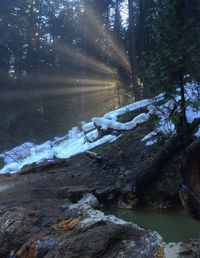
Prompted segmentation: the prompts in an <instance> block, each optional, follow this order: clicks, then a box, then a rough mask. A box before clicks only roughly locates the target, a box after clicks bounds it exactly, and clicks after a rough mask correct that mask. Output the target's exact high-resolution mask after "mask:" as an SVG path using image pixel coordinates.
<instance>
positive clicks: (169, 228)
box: [104, 209, 200, 242]
mask: <svg viewBox="0 0 200 258" xmlns="http://www.w3.org/2000/svg"><path fill="white" fill-rule="evenodd" d="M104 212H105V213H106V214H113V215H115V216H117V217H119V218H121V219H124V220H126V221H131V222H134V223H136V224H138V225H139V226H141V227H143V228H147V229H152V230H156V231H157V232H158V233H159V234H160V235H161V236H162V237H163V238H164V240H165V241H166V242H180V241H182V242H188V241H190V239H194V238H197V237H198V235H199V233H200V222H198V221H195V220H193V219H192V218H191V217H189V216H188V215H187V214H186V213H185V212H184V211H164V212H156V211H149V210H143V209H139V210H122V209H116V210H106V211H104Z"/></svg>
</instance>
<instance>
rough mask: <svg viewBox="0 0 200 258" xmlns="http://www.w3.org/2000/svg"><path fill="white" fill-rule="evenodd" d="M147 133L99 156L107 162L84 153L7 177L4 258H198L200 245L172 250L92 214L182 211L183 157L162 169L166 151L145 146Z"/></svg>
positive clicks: (0, 223)
mask: <svg viewBox="0 0 200 258" xmlns="http://www.w3.org/2000/svg"><path fill="white" fill-rule="evenodd" d="M148 126H150V124H149V125H148ZM147 130H148V128H147V127H146V128H145V127H143V128H138V129H135V130H134V131H131V132H127V133H124V135H123V136H121V137H120V138H119V139H118V141H116V142H114V143H112V144H110V143H109V144H104V145H102V146H100V147H98V148H96V149H95V150H94V151H96V152H98V153H99V154H100V155H101V156H102V158H101V159H93V158H92V157H91V156H90V155H88V154H87V153H82V154H79V155H76V156H73V157H71V158H69V159H55V160H54V162H51V163H46V162H43V163H41V164H40V165H36V164H32V165H28V166H26V167H24V168H23V169H22V171H21V172H20V173H16V174H13V175H10V174H4V175H0V200H1V207H0V215H1V217H0V257H2V258H6V257H10V258H14V257H19V258H25V257H26V258H35V257H36V258H39V257H46V258H50V257H52V258H53V257H58V258H60V257H67V258H68V257H69V258H70V257H74V258H75V257H77V258H78V257H85V258H86V257H87V258H88V257H91V258H98V257H99V258H100V257H113V258H114V257H127V258H131V257H134V258H136V257H137V258H140V257H141V258H145V257H147V258H151V257H152V258H153V257H156V258H162V257H163V258H164V257H165V258H179V257H180V258H182V257H187V258H192V257H197V256H196V255H197V249H198V243H197V242H193V244H188V245H185V244H182V243H179V244H169V245H168V244H165V243H163V240H162V238H161V236H159V235H158V234H157V233H156V232H152V231H150V230H144V229H141V228H139V227H138V226H137V225H135V224H133V223H126V222H124V221H121V220H119V219H117V218H114V217H112V216H104V214H103V213H102V212H100V211H96V210H94V209H92V208H91V206H93V207H94V208H95V209H97V208H98V209H99V208H103V207H110V208H112V207H115V208H116V207H118V208H126V209H127V208H128V209H132V208H134V207H136V206H142V205H143V206H145V207H156V208H169V207H172V208H173V207H177V206H178V205H180V200H179V198H178V184H179V182H180V180H181V177H180V166H177V163H178V161H179V160H180V159H181V157H182V152H181V153H179V154H178V155H175V156H173V158H172V159H170V160H169V161H168V162H167V163H166V164H165V165H164V166H163V164H162V166H161V164H160V165H159V166H157V160H158V157H160V155H161V154H160V153H162V151H163V149H164V147H165V144H163V145H162V146H160V145H158V144H156V145H151V146H145V143H143V142H142V141H141V139H142V137H144V135H145V134H146V133H147ZM152 171H153V173H152ZM155 172H156V173H155ZM172 178H173V180H171V179H172ZM174 178H176V180H174ZM158 196H159V197H158ZM88 197H90V198H89V201H88ZM91 197H92V198H91ZM80 200H81V201H80ZM77 203H78V204H77ZM172 230H173V229H172Z"/></svg>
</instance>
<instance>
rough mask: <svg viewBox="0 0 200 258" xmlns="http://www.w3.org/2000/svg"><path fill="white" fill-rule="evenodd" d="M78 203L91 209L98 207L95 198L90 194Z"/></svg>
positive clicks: (85, 195)
mask: <svg viewBox="0 0 200 258" xmlns="http://www.w3.org/2000/svg"><path fill="white" fill-rule="evenodd" d="M79 202H80V203H85V204H88V205H90V206H91V207H93V208H97V207H98V206H99V202H98V200H97V198H96V197H95V196H94V195H93V194H91V193H87V194H84V195H83V197H82V199H81V200H80V201H79Z"/></svg>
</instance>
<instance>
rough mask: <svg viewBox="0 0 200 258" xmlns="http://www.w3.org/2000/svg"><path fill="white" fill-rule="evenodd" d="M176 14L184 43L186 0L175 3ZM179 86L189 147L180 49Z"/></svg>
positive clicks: (183, 70)
mask: <svg viewBox="0 0 200 258" xmlns="http://www.w3.org/2000/svg"><path fill="white" fill-rule="evenodd" d="M175 5H176V6H175V7H176V12H177V17H176V18H177V36H178V38H177V39H179V40H181V41H182V42H184V37H185V35H184V27H185V19H186V4H185V1H184V0H177V1H176V2H175ZM179 52H180V53H179V62H178V66H179V80H178V82H179V85H180V96H181V118H180V119H181V121H180V124H181V127H182V133H183V139H184V143H185V145H187V142H188V130H187V118H186V99H185V87H184V84H185V80H184V75H185V66H186V62H187V60H186V58H185V56H184V55H185V53H184V52H183V50H182V49H181V48H180V49H179Z"/></svg>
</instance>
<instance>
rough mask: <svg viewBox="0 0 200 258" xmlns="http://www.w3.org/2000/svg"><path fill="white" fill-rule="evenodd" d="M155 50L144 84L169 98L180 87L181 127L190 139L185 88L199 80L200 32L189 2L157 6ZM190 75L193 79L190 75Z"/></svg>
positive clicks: (147, 64) (152, 90)
mask: <svg viewBox="0 0 200 258" xmlns="http://www.w3.org/2000/svg"><path fill="white" fill-rule="evenodd" d="M156 11H157V13H158V15H157V17H156V19H157V20H156V23H155V25H156V27H155V35H156V39H155V47H154V49H153V50H152V51H151V53H150V54H149V55H147V56H146V71H145V74H144V82H145V85H146V88H145V89H146V91H147V92H151V93H155V92H158V91H160V90H163V91H165V92H166V93H167V94H168V95H171V94H172V93H174V92H175V89H176V88H178V87H179V88H180V96H181V104H180V105H181V113H180V121H179V124H180V128H181V131H182V134H183V135H184V140H185V141H186V140H187V121H186V100H185V88H184V85H185V83H186V82H188V80H190V81H191V80H196V81H198V80H199V72H198V70H199V69H200V56H199V52H200V44H199V42H200V29H199V24H198V23H196V22H195V20H194V18H193V16H192V15H191V12H190V10H188V9H187V6H186V4H185V1H182V0H173V1H170V2H164V3H162V4H158V6H157V10H156ZM188 75H189V76H188Z"/></svg>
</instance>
